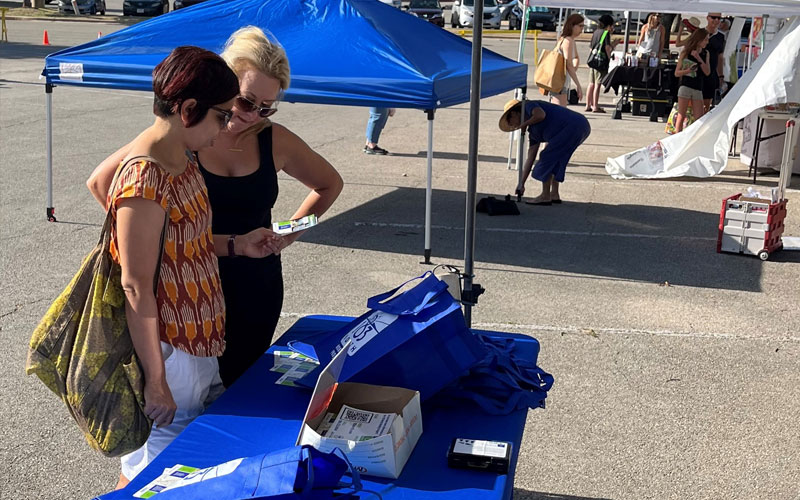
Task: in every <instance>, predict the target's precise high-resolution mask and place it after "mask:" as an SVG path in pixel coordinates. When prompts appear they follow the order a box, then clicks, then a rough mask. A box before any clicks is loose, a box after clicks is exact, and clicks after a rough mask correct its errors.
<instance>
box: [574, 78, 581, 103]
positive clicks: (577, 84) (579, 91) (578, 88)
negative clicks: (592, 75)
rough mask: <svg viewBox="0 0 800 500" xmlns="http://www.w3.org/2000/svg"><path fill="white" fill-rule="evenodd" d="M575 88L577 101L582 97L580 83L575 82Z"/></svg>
mask: <svg viewBox="0 0 800 500" xmlns="http://www.w3.org/2000/svg"><path fill="white" fill-rule="evenodd" d="M575 89H576V90H577V91H578V102H580V100H581V99H583V89H582V88H581V84H580V83H578V82H575Z"/></svg>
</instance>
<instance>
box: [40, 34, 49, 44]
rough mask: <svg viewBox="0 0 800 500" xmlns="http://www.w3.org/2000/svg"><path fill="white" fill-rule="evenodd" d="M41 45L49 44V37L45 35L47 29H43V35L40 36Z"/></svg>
mask: <svg viewBox="0 0 800 500" xmlns="http://www.w3.org/2000/svg"><path fill="white" fill-rule="evenodd" d="M42 45H50V39H49V38H48V37H47V30H44V36H42Z"/></svg>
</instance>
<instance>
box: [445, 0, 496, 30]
mask: <svg viewBox="0 0 800 500" xmlns="http://www.w3.org/2000/svg"><path fill="white" fill-rule="evenodd" d="M474 8H475V0H455V1H454V2H453V10H452V13H451V14H450V26H452V27H453V28H459V27H462V26H474V25H475V22H474V20H473V19H472V18H473V17H474V13H473V12H474ZM483 27H484V28H493V29H500V7H499V6H498V5H497V1H496V0H483Z"/></svg>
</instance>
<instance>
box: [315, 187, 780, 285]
mask: <svg viewBox="0 0 800 500" xmlns="http://www.w3.org/2000/svg"><path fill="white" fill-rule="evenodd" d="M482 196H483V195H481V194H479V195H478V199H480V198H481V197H482ZM495 196H498V195H495ZM464 204H465V195H464V193H461V192H457V191H441V190H436V191H434V193H433V206H432V212H433V216H432V219H433V228H432V230H431V250H432V259H431V260H432V261H433V262H434V263H438V262H441V261H442V259H443V258H445V259H454V260H461V259H463V258H464ZM424 206H425V191H424V189H414V188H400V189H397V190H395V191H392V192H391V193H388V194H385V195H383V196H380V197H378V198H376V199H373V200H371V201H369V202H367V203H365V204H363V205H359V206H358V207H355V208H353V209H351V210H349V211H347V212H344V213H342V214H339V215H337V216H335V217H332V218H330V219H325V220H324V221H323V223H322V224H321V225H320V226H318V227H317V228H315V229H314V230H312V231H309V232H308V234H306V235H304V236H303V241H304V242H309V243H317V244H321V245H330V246H337V247H344V248H353V249H356V248H358V249H366V250H375V251H379V252H388V253H402V254H409V255H419V256H422V254H423V249H424V226H423V224H424ZM517 206H518V208H519V210H520V212H521V215H519V216H504V217H503V216H501V217H489V216H487V215H486V214H477V217H476V242H475V259H476V262H478V263H479V264H480V265H484V267H485V266H486V265H490V264H500V265H509V266H519V267H523V268H528V269H535V270H537V271H539V272H537V273H536V274H544V273H542V272H541V271H550V272H552V274H556V275H558V274H559V273H572V274H579V275H588V276H597V277H601V278H604V279H615V280H631V281H639V282H646V283H657V284H664V283H665V282H669V284H670V285H683V286H692V287H702V288H718V289H728V290H741V291H750V292H758V291H761V285H760V279H761V272H762V265H764V264H763V263H762V262H761V261H759V260H758V258H756V257H751V256H741V255H733V254H718V253H717V252H716V240H717V226H718V224H719V215H717V214H709V213H704V212H698V211H694V210H687V209H682V208H674V207H659V206H648V205H615V204H612V203H587V202H582V201H579V200H575V201H572V200H569V199H568V198H567V199H565V201H564V203H563V204H561V205H552V206H548V207H543V206H530V205H525V204H522V203H518V204H517ZM790 253H791V252H785V253H784V254H783V255H784V256H782V254H780V253H777V254H775V258H774V260H776V261H779V262H781V261H784V262H792V261H793V260H792V259H793V257H790V256H789V255H788V254H790ZM784 259H786V260H784ZM437 260H438V262H437ZM771 260H772V258H771ZM521 276H522V275H521Z"/></svg>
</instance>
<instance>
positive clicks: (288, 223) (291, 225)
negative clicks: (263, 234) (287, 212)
mask: <svg viewBox="0 0 800 500" xmlns="http://www.w3.org/2000/svg"><path fill="white" fill-rule="evenodd" d="M318 222H319V221H318V219H317V216H316V215H314V214H311V215H306V216H305V217H301V218H299V219H292V220H284V221H280V222H273V223H272V232H273V233H277V234H291V233H296V232H297V231H305V230H306V229H308V228H310V227H314V226H316V225H317V223H318Z"/></svg>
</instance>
